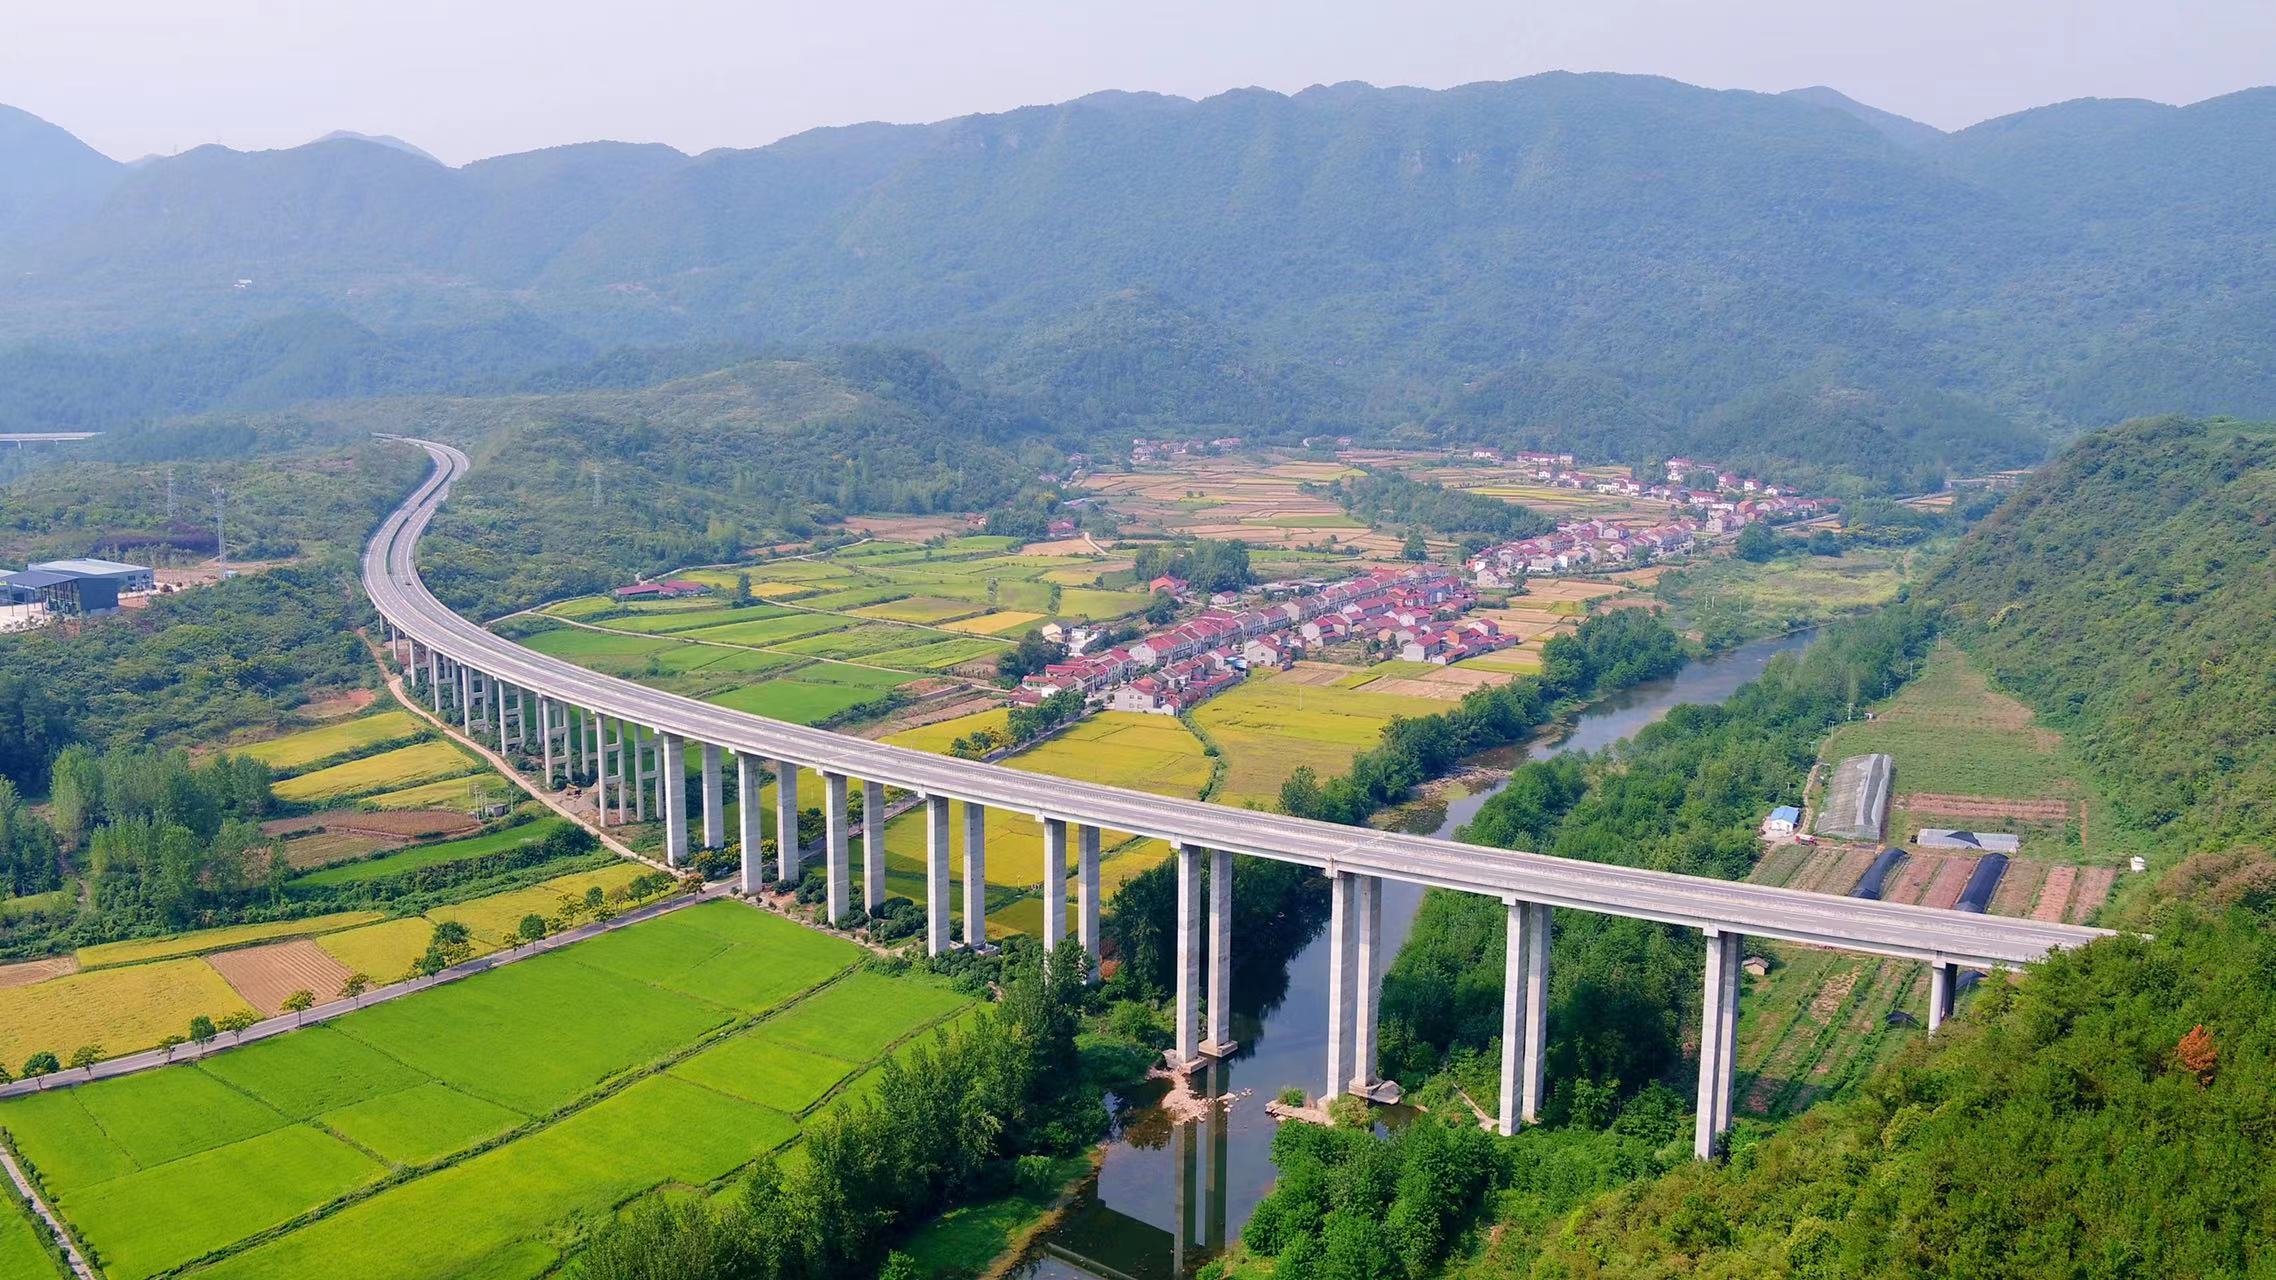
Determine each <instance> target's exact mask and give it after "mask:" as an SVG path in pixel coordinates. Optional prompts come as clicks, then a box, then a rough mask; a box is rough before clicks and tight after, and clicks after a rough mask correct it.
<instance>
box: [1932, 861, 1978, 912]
mask: <svg viewBox="0 0 2276 1280" xmlns="http://www.w3.org/2000/svg"><path fill="white" fill-rule="evenodd" d="M1975 870H1976V860H1975V859H1974V858H1946V859H1944V865H1943V866H1941V867H1938V868H1937V869H1936V874H1935V875H1934V876H1933V877H1931V878H1930V879H1929V882H1928V891H1927V892H1926V893H1924V894H1922V895H1921V898H1920V905H1922V906H1924V907H1943V908H1945V909H1946V910H1950V909H1951V908H1953V907H1956V906H1958V905H1959V904H1960V891H1961V890H1963V889H1965V888H1967V887H1968V877H1969V876H1971V875H1973V874H1975Z"/></svg>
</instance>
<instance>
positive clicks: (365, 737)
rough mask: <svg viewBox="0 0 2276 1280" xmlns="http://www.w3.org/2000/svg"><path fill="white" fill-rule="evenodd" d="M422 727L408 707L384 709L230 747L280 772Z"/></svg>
mask: <svg viewBox="0 0 2276 1280" xmlns="http://www.w3.org/2000/svg"><path fill="white" fill-rule="evenodd" d="M419 729H420V723H419V721H417V720H415V719H413V718H412V716H411V713H410V712H408V711H382V712H380V713H379V714H378V715H370V716H357V717H356V718H355V719H353V720H342V721H339V722H337V723H335V724H328V725H322V726H320V727H318V728H314V729H309V730H306V731H304V732H301V733H289V734H286V735H285V736H284V737H281V738H272V739H270V740H269V741H267V742H256V743H254V744H252V745H251V746H248V747H232V748H230V751H231V752H232V753H233V754H235V755H241V756H251V757H253V758H254V759H255V760H258V761H260V762H261V763H263V764H265V765H267V766H269V767H270V768H272V769H275V770H277V771H278V772H280V773H290V772H292V771H294V770H296V769H300V768H302V767H304V766H306V765H310V764H314V763H315V762H316V761H318V760H328V759H330V758H331V757H333V756H337V755H344V754H346V753H347V752H350V751H355V750H358V749H360V748H364V747H371V746H376V745H378V744H379V743H382V742H395V741H398V740H400V739H403V738H408V737H410V736H411V735H413V734H415V733H417V732H419Z"/></svg>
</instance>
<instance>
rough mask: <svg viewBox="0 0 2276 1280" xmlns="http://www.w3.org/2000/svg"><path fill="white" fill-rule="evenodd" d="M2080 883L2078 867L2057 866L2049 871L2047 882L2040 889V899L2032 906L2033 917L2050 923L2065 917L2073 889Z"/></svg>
mask: <svg viewBox="0 0 2276 1280" xmlns="http://www.w3.org/2000/svg"><path fill="white" fill-rule="evenodd" d="M2077 883H2078V868H2077V867H2056V868H2055V869H2054V870H2052V871H2049V872H2048V873H2047V883H2046V885H2045V886H2043V887H2042V888H2041V889H2040V890H2039V901H2038V903H2037V905H2035V906H2033V907H2032V908H2031V918H2032V919H2034V920H2045V921H2047V922H2049V923H2053V922H2055V921H2059V920H2061V919H2062V918H2063V912H2064V910H2065V909H2066V908H2068V907H2069V906H2070V901H2071V889H2072V888H2073V887H2074V886H2075V885H2076V884H2077Z"/></svg>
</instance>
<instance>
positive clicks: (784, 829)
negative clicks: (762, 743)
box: [774, 760, 802, 889]
mask: <svg viewBox="0 0 2276 1280" xmlns="http://www.w3.org/2000/svg"><path fill="white" fill-rule="evenodd" d="M801 852H802V851H801V850H800V849H799V847H798V764H797V762H796V761H791V760H777V761H775V762H774V858H775V878H776V879H778V880H780V881H782V883H783V884H784V885H785V886H786V887H788V888H792V889H795V888H797V887H798V874H799V870H800V867H801Z"/></svg>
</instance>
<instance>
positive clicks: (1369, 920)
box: [1351, 876, 1399, 1102]
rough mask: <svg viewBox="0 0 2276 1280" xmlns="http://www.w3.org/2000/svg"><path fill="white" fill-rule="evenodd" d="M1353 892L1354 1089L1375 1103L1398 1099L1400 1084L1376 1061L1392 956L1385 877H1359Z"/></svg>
mask: <svg viewBox="0 0 2276 1280" xmlns="http://www.w3.org/2000/svg"><path fill="white" fill-rule="evenodd" d="M1353 893H1354V895H1355V898H1354V905H1355V906H1356V907H1357V912H1356V914H1357V917H1358V919H1357V921H1356V924H1357V925H1358V928H1357V929H1356V930H1354V932H1355V933H1356V934H1357V935H1358V949H1359V955H1358V957H1357V958H1356V960H1355V961H1354V965H1353V967H1354V969H1355V971H1356V977H1357V981H1356V982H1355V983H1354V985H1353V990H1352V1017H1351V1058H1352V1063H1351V1091H1352V1092H1353V1093H1356V1094H1358V1095H1359V1096H1361V1097H1363V1098H1368V1099H1371V1100H1373V1101H1376V1102H1397V1101H1398V1100H1399V1086H1398V1084H1397V1083H1396V1082H1395V1081H1390V1080H1385V1079H1383V1078H1382V1077H1381V1076H1380V1075H1379V1074H1378V1064H1377V1061H1376V1050H1377V1048H1378V1040H1377V1034H1376V1032H1377V1029H1378V1028H1379V1026H1380V1025H1381V1023H1380V1019H1381V1014H1382V994H1383V970H1384V968H1385V966H1386V965H1387V963H1388V962H1389V959H1390V957H1389V954H1388V950H1389V949H1388V948H1387V947H1386V946H1385V945H1384V939H1383V877H1381V876H1360V877H1359V878H1358V885H1357V887H1356V888H1355V889H1354V890H1353Z"/></svg>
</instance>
